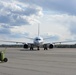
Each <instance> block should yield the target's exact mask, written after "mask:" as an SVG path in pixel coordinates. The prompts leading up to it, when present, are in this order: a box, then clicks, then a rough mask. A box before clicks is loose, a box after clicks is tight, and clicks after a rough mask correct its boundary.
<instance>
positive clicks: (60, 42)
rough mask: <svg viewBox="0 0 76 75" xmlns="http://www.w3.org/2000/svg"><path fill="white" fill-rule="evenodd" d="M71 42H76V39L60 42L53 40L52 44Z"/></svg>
mask: <svg viewBox="0 0 76 75" xmlns="http://www.w3.org/2000/svg"><path fill="white" fill-rule="evenodd" d="M69 42H76V40H71V41H59V42H52V44H58V43H60V44H61V43H69Z"/></svg>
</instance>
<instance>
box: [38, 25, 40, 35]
mask: <svg viewBox="0 0 76 75" xmlns="http://www.w3.org/2000/svg"><path fill="white" fill-rule="evenodd" d="M39 35H40V25H39V24H38V36H39Z"/></svg>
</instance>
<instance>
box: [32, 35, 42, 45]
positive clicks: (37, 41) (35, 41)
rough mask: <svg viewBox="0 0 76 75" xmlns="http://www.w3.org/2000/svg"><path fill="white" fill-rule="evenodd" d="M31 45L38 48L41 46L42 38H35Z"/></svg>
mask: <svg viewBox="0 0 76 75" xmlns="http://www.w3.org/2000/svg"><path fill="white" fill-rule="evenodd" d="M33 43H34V45H35V46H40V45H42V44H43V38H42V37H40V36H38V37H35V38H34V40H33Z"/></svg>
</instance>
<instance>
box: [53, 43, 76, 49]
mask: <svg viewBox="0 0 76 75" xmlns="http://www.w3.org/2000/svg"><path fill="white" fill-rule="evenodd" d="M54 47H55V48H76V44H73V45H65V44H60V45H55V46H54Z"/></svg>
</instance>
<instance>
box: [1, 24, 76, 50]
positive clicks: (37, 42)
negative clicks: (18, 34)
mask: <svg viewBox="0 0 76 75" xmlns="http://www.w3.org/2000/svg"><path fill="white" fill-rule="evenodd" d="M26 38H27V39H31V40H33V43H25V42H16V41H4V40H0V41H2V42H11V43H22V44H23V48H24V49H28V48H30V50H34V47H37V50H40V47H43V48H44V50H48V48H49V49H52V48H53V47H54V44H56V43H60V44H61V43H66V42H72V41H62V42H52V43H44V39H45V40H46V39H49V38H42V37H41V36H40V27H39V25H38V36H37V37H35V38H29V37H26ZM73 41H74V40H73ZM75 41H76V40H75Z"/></svg>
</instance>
